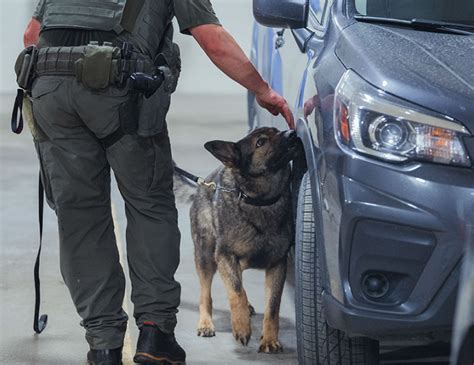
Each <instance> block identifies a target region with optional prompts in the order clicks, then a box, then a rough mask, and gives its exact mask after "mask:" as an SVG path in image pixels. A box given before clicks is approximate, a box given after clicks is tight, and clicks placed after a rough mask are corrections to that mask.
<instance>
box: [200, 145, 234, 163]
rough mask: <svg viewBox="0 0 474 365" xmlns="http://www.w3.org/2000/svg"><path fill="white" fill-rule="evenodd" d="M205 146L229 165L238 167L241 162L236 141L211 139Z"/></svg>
mask: <svg viewBox="0 0 474 365" xmlns="http://www.w3.org/2000/svg"><path fill="white" fill-rule="evenodd" d="M204 148H205V149H206V150H208V151H209V152H210V153H212V154H213V155H214V157H216V158H217V159H218V160H220V161H221V162H222V163H223V164H224V165H225V166H227V167H237V166H239V163H240V151H239V148H238V146H237V144H236V143H233V142H224V141H210V142H207V143H206V144H205V145H204Z"/></svg>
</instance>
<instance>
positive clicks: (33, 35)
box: [23, 18, 41, 47]
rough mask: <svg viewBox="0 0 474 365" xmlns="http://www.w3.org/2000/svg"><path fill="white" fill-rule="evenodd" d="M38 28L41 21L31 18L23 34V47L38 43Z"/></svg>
mask: <svg viewBox="0 0 474 365" xmlns="http://www.w3.org/2000/svg"><path fill="white" fill-rule="evenodd" d="M40 30H41V23H40V22H39V21H38V20H37V19H36V18H31V20H30V23H29V24H28V27H27V28H26V31H25V34H24V36H23V43H24V44H25V47H28V46H31V45H32V44H34V45H37V44H38V40H39V34H40Z"/></svg>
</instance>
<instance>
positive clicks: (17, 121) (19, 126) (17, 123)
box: [11, 89, 25, 134]
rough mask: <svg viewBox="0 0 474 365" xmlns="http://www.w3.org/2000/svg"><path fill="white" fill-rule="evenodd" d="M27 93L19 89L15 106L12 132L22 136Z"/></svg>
mask: <svg viewBox="0 0 474 365" xmlns="http://www.w3.org/2000/svg"><path fill="white" fill-rule="evenodd" d="M24 95H25V92H24V91H23V90H22V89H18V92H17V94H16V98H15V103H14V104H13V112H12V120H11V127H12V132H13V133H15V134H20V133H21V132H22V131H23V97H24Z"/></svg>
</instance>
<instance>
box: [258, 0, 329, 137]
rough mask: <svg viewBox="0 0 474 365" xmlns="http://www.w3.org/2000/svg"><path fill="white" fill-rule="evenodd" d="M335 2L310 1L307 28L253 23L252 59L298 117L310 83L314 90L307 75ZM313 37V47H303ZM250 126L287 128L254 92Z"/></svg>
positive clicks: (301, 112)
mask: <svg viewBox="0 0 474 365" xmlns="http://www.w3.org/2000/svg"><path fill="white" fill-rule="evenodd" d="M332 3H333V0H310V14H309V21H308V28H307V29H296V30H289V29H274V28H268V27H265V26H262V25H259V24H257V23H256V24H255V26H254V32H253V42H252V43H253V47H252V51H251V59H252V61H253V63H254V64H255V66H256V67H257V69H258V70H259V72H260V73H261V74H262V76H263V78H264V79H265V80H266V81H267V82H268V83H269V84H270V86H271V87H272V88H273V89H274V90H276V91H277V92H278V93H280V94H281V95H283V97H284V98H285V99H286V100H287V101H288V103H289V104H290V108H291V110H292V112H293V114H294V116H295V118H297V117H301V115H303V114H304V111H303V108H304V104H305V101H306V99H305V95H309V94H311V92H312V91H311V90H307V89H308V86H310V89H311V87H312V88H313V89H314V85H313V83H312V82H309V83H308V76H309V75H311V68H312V67H313V65H314V63H315V61H316V59H317V57H318V55H319V52H318V50H320V49H321V48H322V46H323V44H324V34H325V29H326V26H327V19H328V16H329V12H330V7H331V5H332ZM310 39H311V40H312V41H311V47H306V48H304V47H303V45H304V41H305V40H306V41H309V40H310ZM308 43H309V42H308ZM311 95H313V94H311ZM249 125H250V129H253V128H255V127H260V126H274V127H276V128H279V129H286V128H287V125H286V123H285V121H284V119H283V118H282V117H281V116H277V117H275V116H272V115H271V114H269V113H268V112H267V111H265V110H262V108H260V107H259V106H258V105H257V104H256V102H255V98H254V96H253V95H252V94H249Z"/></svg>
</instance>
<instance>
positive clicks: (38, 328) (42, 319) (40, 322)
mask: <svg viewBox="0 0 474 365" xmlns="http://www.w3.org/2000/svg"><path fill="white" fill-rule="evenodd" d="M43 215H44V186H43V181H42V180H41V173H40V175H39V181H38V217H39V234H40V239H39V248H38V255H37V256H36V263H35V270H34V272H35V316H34V319H33V320H34V322H33V329H34V331H35V332H36V333H37V334H40V333H41V332H43V331H44V329H45V328H46V325H47V324H48V315H47V314H42V315H41V316H40V305H41V292H40V278H39V270H40V257H41V246H42V244H43Z"/></svg>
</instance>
